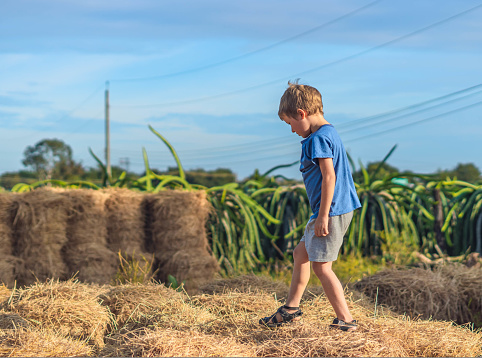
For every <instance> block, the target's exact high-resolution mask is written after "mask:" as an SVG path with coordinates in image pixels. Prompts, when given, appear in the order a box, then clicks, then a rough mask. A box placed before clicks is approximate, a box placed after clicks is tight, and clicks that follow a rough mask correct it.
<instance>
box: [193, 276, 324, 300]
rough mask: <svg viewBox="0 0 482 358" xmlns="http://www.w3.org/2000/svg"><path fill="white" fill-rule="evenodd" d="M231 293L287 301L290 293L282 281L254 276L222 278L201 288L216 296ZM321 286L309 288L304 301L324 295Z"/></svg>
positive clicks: (304, 295) (304, 294)
mask: <svg viewBox="0 0 482 358" xmlns="http://www.w3.org/2000/svg"><path fill="white" fill-rule="evenodd" d="M230 291H236V292H245V293H256V292H257V291H263V292H266V293H270V294H273V295H275V296H276V298H277V299H280V300H286V299H287V298H288V293H289V291H290V289H289V287H288V285H286V284H285V283H283V282H280V281H273V280H272V279H271V278H269V277H264V276H257V275H254V274H246V275H239V276H234V277H230V278H220V279H216V280H213V281H211V282H208V283H206V284H204V285H201V286H200V292H201V293H207V294H214V293H225V292H230ZM323 293H324V291H323V288H322V287H321V286H311V285H310V286H308V287H307V288H306V290H305V292H304V293H303V297H302V298H303V300H308V299H310V298H314V297H317V296H319V295H321V294H323Z"/></svg>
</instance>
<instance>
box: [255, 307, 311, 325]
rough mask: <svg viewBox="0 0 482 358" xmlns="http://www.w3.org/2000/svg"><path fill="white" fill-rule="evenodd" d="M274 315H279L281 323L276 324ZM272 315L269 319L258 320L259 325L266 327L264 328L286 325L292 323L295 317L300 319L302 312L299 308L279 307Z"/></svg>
mask: <svg viewBox="0 0 482 358" xmlns="http://www.w3.org/2000/svg"><path fill="white" fill-rule="evenodd" d="M287 309H288V310H297V311H296V312H295V313H288V311H286V310H287ZM276 313H279V314H280V315H281V322H278V319H277V318H276ZM276 313H274V314H273V315H271V316H269V317H264V318H261V319H260V320H259V324H261V325H263V326H266V327H280V326H282V325H283V324H286V323H293V320H294V319H295V318H296V317H300V316H301V315H302V314H303V312H301V310H300V309H299V307H289V306H286V305H283V306H281V307H280V308H278V310H277V311H276Z"/></svg>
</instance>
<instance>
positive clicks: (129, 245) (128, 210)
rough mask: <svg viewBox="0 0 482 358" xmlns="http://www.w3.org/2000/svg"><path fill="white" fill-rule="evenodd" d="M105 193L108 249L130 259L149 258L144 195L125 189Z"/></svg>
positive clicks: (110, 190)
mask: <svg viewBox="0 0 482 358" xmlns="http://www.w3.org/2000/svg"><path fill="white" fill-rule="evenodd" d="M105 193H106V195H107V199H106V201H105V212H106V217H107V247H108V248H109V249H110V250H111V251H113V252H116V253H117V252H119V251H121V252H122V253H123V254H127V256H129V257H130V258H132V257H134V256H135V258H137V259H139V258H140V257H141V255H144V256H145V257H147V256H149V255H148V254H147V253H146V247H145V233H144V226H145V217H144V212H143V204H142V202H143V199H144V195H143V194H141V193H139V192H135V191H133V190H129V189H124V188H113V189H107V190H105Z"/></svg>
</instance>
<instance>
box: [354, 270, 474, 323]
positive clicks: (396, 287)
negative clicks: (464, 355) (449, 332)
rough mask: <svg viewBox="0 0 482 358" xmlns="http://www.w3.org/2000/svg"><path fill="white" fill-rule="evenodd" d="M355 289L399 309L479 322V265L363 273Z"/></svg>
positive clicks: (401, 311)
mask: <svg viewBox="0 0 482 358" xmlns="http://www.w3.org/2000/svg"><path fill="white" fill-rule="evenodd" d="M354 287H355V289H357V290H359V291H361V292H362V293H364V294H365V295H367V296H370V297H372V298H373V299H375V298H376V296H377V292H378V302H379V303H382V304H384V305H387V306H389V307H391V308H392V309H393V310H394V311H396V312H398V313H401V314H402V313H406V314H408V315H410V316H411V317H417V316H422V317H423V318H426V319H428V318H430V317H433V318H435V319H439V320H447V321H455V322H457V323H459V324H464V323H468V322H474V323H476V324H480V317H478V316H477V315H479V314H480V312H481V310H482V309H481V308H482V269H480V268H476V267H472V268H467V267H466V266H464V265H461V264H449V265H445V266H444V265H441V266H438V267H434V268H433V270H431V269H429V268H412V269H402V270H397V269H391V270H384V271H380V272H378V273H376V274H375V275H373V276H369V277H365V278H363V279H362V280H360V281H359V282H357V283H355V285H354ZM377 290H378V291H377Z"/></svg>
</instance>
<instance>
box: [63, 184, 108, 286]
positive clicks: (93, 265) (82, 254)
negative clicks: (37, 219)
mask: <svg viewBox="0 0 482 358" xmlns="http://www.w3.org/2000/svg"><path fill="white" fill-rule="evenodd" d="M61 194H62V195H63V196H64V197H65V199H66V201H67V202H68V203H69V206H68V219H67V238H68V242H67V243H66V245H65V246H64V248H63V254H64V261H65V262H66V263H67V266H68V268H69V273H70V275H71V276H72V275H74V274H76V275H77V276H76V277H77V278H78V279H79V280H80V281H82V282H87V283H98V284H106V283H110V282H111V280H112V278H113V277H114V276H115V273H116V271H117V267H118V259H117V256H116V254H115V253H114V252H112V251H110V250H109V249H108V248H107V218H106V214H105V208H104V206H105V201H106V199H107V195H106V194H105V193H104V192H102V191H99V190H92V189H69V190H62V191H61Z"/></svg>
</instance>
